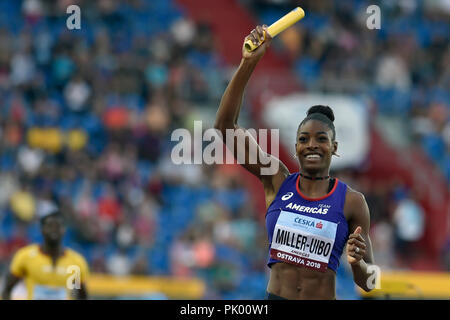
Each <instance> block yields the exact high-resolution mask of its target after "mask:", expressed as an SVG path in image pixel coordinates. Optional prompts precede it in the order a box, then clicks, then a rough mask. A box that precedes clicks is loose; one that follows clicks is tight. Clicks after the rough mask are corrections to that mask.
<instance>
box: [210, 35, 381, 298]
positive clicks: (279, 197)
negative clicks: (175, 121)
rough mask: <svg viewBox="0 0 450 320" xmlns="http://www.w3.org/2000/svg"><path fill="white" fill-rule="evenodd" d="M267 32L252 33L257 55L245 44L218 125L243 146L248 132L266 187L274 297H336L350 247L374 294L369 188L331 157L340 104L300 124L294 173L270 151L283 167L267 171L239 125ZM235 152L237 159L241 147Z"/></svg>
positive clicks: (313, 111) (361, 279)
mask: <svg viewBox="0 0 450 320" xmlns="http://www.w3.org/2000/svg"><path fill="white" fill-rule="evenodd" d="M266 30H267V26H257V27H256V28H255V29H254V30H253V31H252V32H251V33H250V34H249V35H248V36H247V37H246V38H245V40H247V39H250V40H251V41H253V42H254V43H255V44H257V43H259V42H260V40H261V41H262V40H263V39H265V40H264V42H263V44H262V45H260V46H259V47H258V48H257V49H256V50H255V51H253V52H248V51H247V50H246V49H245V48H244V46H243V47H242V60H241V63H240V65H239V68H238V70H237V71H236V73H235V74H234V76H233V78H232V80H231V82H230V83H229V85H228V87H227V88H226V90H225V93H224V94H223V97H222V100H221V103H220V106H219V109H218V112H217V115H216V123H215V128H216V129H218V130H219V131H220V132H221V133H222V136H223V137H224V138H223V139H224V142H225V143H226V144H227V143H229V142H230V143H234V146H236V145H237V143H238V141H242V140H241V139H242V136H244V137H246V138H245V163H244V164H243V166H244V168H245V169H246V170H248V171H249V172H251V173H252V174H254V175H255V176H257V177H258V178H259V180H260V181H261V182H262V184H263V187H264V192H265V199H266V207H267V213H266V228H267V232H268V239H269V257H268V266H269V268H270V279H269V283H268V285H267V299H335V298H336V292H335V291H336V289H335V282H336V270H337V268H338V266H339V259H340V257H341V255H342V252H343V250H344V247H346V256H347V261H348V263H349V264H350V266H351V270H352V272H353V278H354V281H355V283H356V284H357V285H358V286H359V287H361V288H362V289H363V290H365V291H370V290H371V289H372V287H373V286H372V285H371V284H370V283H369V282H370V281H369V278H370V277H371V275H372V274H371V273H370V272H369V271H370V269H369V270H368V268H369V266H370V264H373V254H372V246H371V242H370V238H369V227H370V215H369V209H368V206H367V203H366V201H365V199H364V196H363V195H362V194H361V193H359V192H357V191H355V190H353V189H351V188H350V187H349V186H347V185H346V184H345V183H343V182H342V181H339V180H338V179H334V178H331V177H330V176H329V170H330V163H331V157H332V155H335V154H336V152H337V148H338V143H337V141H336V132H335V128H334V125H333V121H334V114H333V111H332V109H331V108H329V107H327V106H313V107H311V108H310V109H309V111H308V114H307V117H306V118H305V119H304V120H303V121H302V122H301V123H300V125H299V127H298V130H297V139H296V144H295V155H296V157H297V159H298V161H299V165H300V169H299V172H296V173H293V174H291V173H290V172H289V171H288V169H287V167H286V166H285V165H284V164H283V163H281V161H280V160H278V159H276V158H275V157H273V156H271V155H268V154H265V156H266V157H270V158H271V161H278V164H279V166H278V168H279V170H278V171H277V172H276V173H275V174H273V175H262V174H261V169H262V168H264V167H268V165H264V164H263V162H262V161H260V160H259V159H260V158H258V161H256V163H255V164H252V163H250V162H251V161H248V160H249V158H250V157H252V156H254V155H252V154H251V152H252V150H258V153H260V152H262V150H261V149H260V147H259V146H258V145H257V142H256V141H255V139H254V138H252V137H251V136H250V135H249V134H248V133H247V132H246V131H245V130H244V129H241V128H239V127H238V125H237V119H238V116H239V111H240V107H241V102H242V97H243V94H244V90H245V87H246V85H247V82H248V80H249V78H250V76H251V74H252V72H253V70H254V69H255V67H256V65H257V63H258V61H259V60H260V59H261V58H262V57H263V55H264V53H265V52H266V49H267V47H268V46H269V45H270V42H271V38H270V36H269V35H268V34H267V33H266V36H265V37H264V33H265V31H266ZM245 40H244V42H245ZM227 129H232V130H234V136H233V139H234V141H226V134H225V132H226V130H227ZM255 147H256V148H255ZM230 149H232V150H233V152H234V156H235V157H236V158H237V151H236V150H239V148H230ZM253 159H254V158H253ZM252 162H255V161H252ZM264 163H266V164H267V161H264Z"/></svg>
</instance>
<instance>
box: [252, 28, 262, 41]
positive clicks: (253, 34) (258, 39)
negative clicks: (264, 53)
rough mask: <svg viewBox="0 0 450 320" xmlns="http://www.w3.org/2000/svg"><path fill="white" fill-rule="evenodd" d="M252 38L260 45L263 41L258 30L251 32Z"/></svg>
mask: <svg viewBox="0 0 450 320" xmlns="http://www.w3.org/2000/svg"><path fill="white" fill-rule="evenodd" d="M251 34H252V36H253V37H254V38H255V40H256V43H259V42H260V41H261V40H262V39H261V37H260V35H259V33H258V31H257V30H256V29H253V30H252V32H251Z"/></svg>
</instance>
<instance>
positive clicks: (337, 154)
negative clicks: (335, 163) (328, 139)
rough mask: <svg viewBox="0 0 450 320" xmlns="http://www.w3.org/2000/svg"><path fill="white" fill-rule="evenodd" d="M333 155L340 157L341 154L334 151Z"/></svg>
mask: <svg viewBox="0 0 450 320" xmlns="http://www.w3.org/2000/svg"><path fill="white" fill-rule="evenodd" d="M333 155H335V156H336V157H338V158H340V157H341V156H340V155H338V154H337V153H336V152H333Z"/></svg>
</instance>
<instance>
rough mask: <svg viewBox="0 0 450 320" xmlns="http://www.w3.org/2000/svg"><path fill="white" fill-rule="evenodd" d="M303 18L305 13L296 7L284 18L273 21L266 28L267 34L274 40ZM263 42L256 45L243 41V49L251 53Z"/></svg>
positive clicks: (249, 41)
mask: <svg viewBox="0 0 450 320" xmlns="http://www.w3.org/2000/svg"><path fill="white" fill-rule="evenodd" d="M304 16H305V11H303V9H302V8H300V7H297V8H295V9H294V10H292V11H291V12H289V13H288V14H286V15H285V16H283V17H281V18H280V19H278V20H277V21H275V22H274V23H272V24H271V25H270V26H269V27H268V28H267V32H268V33H269V35H270V36H271V37H272V38H274V37H275V36H276V35H277V34H279V33H280V32H282V31H284V30H286V29H287V28H289V27H290V26H292V25H293V24H294V23H296V22H297V21H299V20H300V19H302V18H303V17H304ZM264 39H265V35H264ZM263 42H264V40H262V41H260V42H259V43H258V44H254V43H253V41H251V40H250V39H249V40H247V41H245V44H244V46H245V49H247V51H250V52H251V51H253V50H255V49H256V48H258V47H259V46H260V45H261V44H262V43H263Z"/></svg>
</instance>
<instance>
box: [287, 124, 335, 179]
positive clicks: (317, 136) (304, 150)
mask: <svg viewBox="0 0 450 320" xmlns="http://www.w3.org/2000/svg"><path fill="white" fill-rule="evenodd" d="M295 149H296V153H297V158H298V160H299V162H300V167H301V168H302V170H304V171H305V172H308V173H310V174H317V175H322V174H323V175H327V174H328V171H329V168H330V163H331V156H332V155H333V153H334V152H336V151H337V142H336V141H334V140H333V131H332V130H331V129H330V128H329V127H328V126H327V125H326V124H325V123H323V122H322V121H318V120H309V121H307V122H305V123H304V124H303V125H302V126H301V127H300V128H299V130H298V132H297V142H296V144H295Z"/></svg>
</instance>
